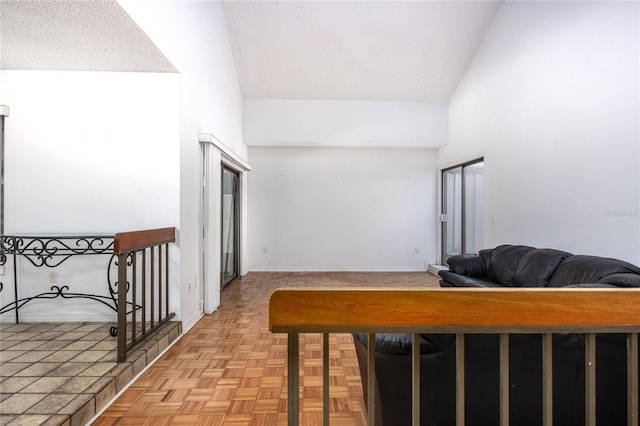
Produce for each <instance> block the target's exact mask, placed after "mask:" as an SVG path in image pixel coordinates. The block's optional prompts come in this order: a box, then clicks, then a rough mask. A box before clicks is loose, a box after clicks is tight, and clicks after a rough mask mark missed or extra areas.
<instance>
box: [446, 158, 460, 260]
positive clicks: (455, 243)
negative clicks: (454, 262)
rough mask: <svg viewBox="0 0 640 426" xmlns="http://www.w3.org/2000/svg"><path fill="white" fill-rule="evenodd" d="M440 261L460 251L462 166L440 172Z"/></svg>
mask: <svg viewBox="0 0 640 426" xmlns="http://www.w3.org/2000/svg"><path fill="white" fill-rule="evenodd" d="M442 196H443V200H442V263H443V264H446V262H447V259H448V258H450V257H451V256H455V255H457V254H460V253H462V167H456V168H453V169H449V170H445V171H443V172H442Z"/></svg>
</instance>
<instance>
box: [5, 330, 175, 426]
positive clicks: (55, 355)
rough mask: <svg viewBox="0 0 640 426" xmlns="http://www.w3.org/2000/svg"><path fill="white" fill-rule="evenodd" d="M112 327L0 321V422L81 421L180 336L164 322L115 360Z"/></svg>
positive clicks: (22, 423) (52, 423)
mask: <svg viewBox="0 0 640 426" xmlns="http://www.w3.org/2000/svg"><path fill="white" fill-rule="evenodd" d="M113 325H114V324H105V323H57V324H55V323H46V324H42V323H21V324H13V323H0V426H4V425H11V426H14V425H70V426H75V425H84V424H86V423H87V422H88V421H89V420H90V419H91V418H92V417H93V416H94V415H95V414H96V413H97V412H99V411H100V410H101V409H102V408H103V407H104V406H105V405H106V404H107V403H108V402H109V401H110V400H111V399H112V398H113V397H114V396H115V395H116V394H117V393H118V392H120V391H121V390H122V389H123V388H124V387H125V386H126V385H127V384H128V383H129V382H130V381H131V380H132V379H133V377H135V376H136V375H137V374H138V373H139V372H140V371H142V369H144V367H146V366H147V365H148V364H149V363H150V362H151V361H152V360H153V359H155V358H156V357H157V356H158V354H159V353H161V352H162V351H163V350H164V349H165V348H166V347H167V346H169V344H170V342H173V341H174V340H175V339H177V338H178V336H180V334H181V324H180V323H179V322H172V323H169V324H167V326H165V327H164V328H163V329H161V330H160V331H159V332H158V333H156V334H155V335H153V336H152V337H151V338H150V339H149V340H148V341H147V342H145V343H142V344H141V345H140V347H138V348H136V349H134V351H133V352H132V353H131V354H129V355H128V359H127V362H124V363H121V364H117V363H116V346H117V343H116V338H115V337H112V336H111V335H110V334H109V328H110V327H111V326H113Z"/></svg>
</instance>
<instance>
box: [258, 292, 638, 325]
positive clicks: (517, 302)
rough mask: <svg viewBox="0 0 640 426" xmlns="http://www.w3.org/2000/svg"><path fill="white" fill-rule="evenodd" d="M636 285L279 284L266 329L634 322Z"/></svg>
mask: <svg viewBox="0 0 640 426" xmlns="http://www.w3.org/2000/svg"><path fill="white" fill-rule="evenodd" d="M638 306H640V289H629V288H625V289H620V290H618V289H613V290H612V289H600V288H598V289H586V288H572V289H568V288H558V289H556V288H526V289H525V288H509V289H493V288H490V289H469V288H464V289H463V288H447V289H444V288H438V289H401V290H399V289H336V288H333V289H318V288H310V289H279V290H276V291H274V292H273V294H272V295H271V298H270V302H269V326H270V330H271V331H272V332H284V333H286V332H300V333H314V332H328V333H334V332H350V333H351V332H361V333H381V332H386V331H395V332H405V333H426V332H444V333H474V332H475V333H482V332H486V328H487V327H491V329H492V330H493V331H492V332H500V331H501V330H502V329H504V330H505V331H507V332H548V331H551V330H553V329H556V328H559V327H562V328H563V330H564V331H565V332H569V331H580V330H582V329H587V328H588V329H589V331H590V332H598V330H599V329H600V328H602V330H603V331H607V332H612V331H614V330H619V331H620V332H624V331H627V330H629V329H635V330H637V328H638V326H640V309H638Z"/></svg>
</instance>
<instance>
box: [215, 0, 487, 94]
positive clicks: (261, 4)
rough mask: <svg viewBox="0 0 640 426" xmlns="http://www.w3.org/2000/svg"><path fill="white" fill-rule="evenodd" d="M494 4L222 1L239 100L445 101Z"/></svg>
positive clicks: (465, 63)
mask: <svg viewBox="0 0 640 426" xmlns="http://www.w3.org/2000/svg"><path fill="white" fill-rule="evenodd" d="M498 6H499V2H489V1H424V0H423V1H397V0H396V1H276V2H274V1H226V2H223V6H222V7H223V10H224V14H225V18H226V21H227V31H228V34H229V38H230V40H231V47H232V50H233V55H234V58H235V62H236V67H237V69H238V74H239V77H240V85H241V87H242V93H243V96H244V97H245V98H291V99H349V100H394V101H398V100H408V101H427V100H448V99H449V98H450V97H451V95H452V93H453V91H454V90H455V88H456V86H457V84H458V82H459V81H460V79H461V77H462V75H463V74H464V72H465V70H466V67H467V66H468V64H469V62H470V60H471V58H472V56H473V54H474V53H475V51H476V49H477V47H478V44H479V43H480V41H481V39H482V36H483V34H484V32H485V30H486V29H487V27H488V25H489V23H490V22H491V20H492V18H493V16H494V15H495V12H496V10H497V7H498Z"/></svg>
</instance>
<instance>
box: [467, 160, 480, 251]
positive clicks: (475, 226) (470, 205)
mask: <svg viewBox="0 0 640 426" xmlns="http://www.w3.org/2000/svg"><path fill="white" fill-rule="evenodd" d="M463 180H464V192H463V193H464V201H463V205H464V214H463V216H464V225H463V227H462V229H463V232H464V234H463V238H462V240H463V244H464V246H463V253H478V251H480V250H482V248H483V247H482V233H483V221H484V161H481V162H479V163H474V164H470V165H468V166H466V167H464V169H463Z"/></svg>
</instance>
